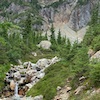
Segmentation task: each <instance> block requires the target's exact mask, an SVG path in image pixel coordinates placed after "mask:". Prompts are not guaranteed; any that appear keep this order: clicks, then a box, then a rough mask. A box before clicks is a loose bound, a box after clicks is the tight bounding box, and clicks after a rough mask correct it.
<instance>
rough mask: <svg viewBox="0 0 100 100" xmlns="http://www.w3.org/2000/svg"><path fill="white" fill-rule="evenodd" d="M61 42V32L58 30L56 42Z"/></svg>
mask: <svg viewBox="0 0 100 100" xmlns="http://www.w3.org/2000/svg"><path fill="white" fill-rule="evenodd" d="M61 42H62V38H61V32H60V30H59V32H58V38H57V43H58V44H61Z"/></svg>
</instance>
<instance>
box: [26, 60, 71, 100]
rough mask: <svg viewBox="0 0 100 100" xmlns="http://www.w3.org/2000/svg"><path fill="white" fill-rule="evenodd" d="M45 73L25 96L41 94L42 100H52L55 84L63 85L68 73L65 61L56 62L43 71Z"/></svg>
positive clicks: (54, 93)
mask: <svg viewBox="0 0 100 100" xmlns="http://www.w3.org/2000/svg"><path fill="white" fill-rule="evenodd" d="M45 73H46V75H45V76H44V78H43V79H41V80H40V81H39V82H38V83H37V84H36V85H35V86H34V87H33V88H31V89H30V91H29V92H28V93H27V96H33V97H34V96H37V95H43V97H44V100H52V99H53V97H54V96H55V95H56V92H57V91H56V88H57V86H64V84H65V82H66V79H67V77H68V76H69V74H70V70H69V69H68V65H67V64H66V62H63V61H61V62H58V63H56V64H54V65H52V66H50V67H49V68H47V69H46V71H45Z"/></svg>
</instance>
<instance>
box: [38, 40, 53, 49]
mask: <svg viewBox="0 0 100 100" xmlns="http://www.w3.org/2000/svg"><path fill="white" fill-rule="evenodd" d="M37 46H38V47H41V48H43V49H50V47H51V42H50V41H47V40H44V41H41V42H40V43H39V44H38V45H37Z"/></svg>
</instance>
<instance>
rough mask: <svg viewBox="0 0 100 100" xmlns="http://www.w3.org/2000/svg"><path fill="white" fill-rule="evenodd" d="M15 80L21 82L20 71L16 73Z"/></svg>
mask: <svg viewBox="0 0 100 100" xmlns="http://www.w3.org/2000/svg"><path fill="white" fill-rule="evenodd" d="M14 79H16V80H20V79H21V74H20V72H19V71H17V72H16V73H14Z"/></svg>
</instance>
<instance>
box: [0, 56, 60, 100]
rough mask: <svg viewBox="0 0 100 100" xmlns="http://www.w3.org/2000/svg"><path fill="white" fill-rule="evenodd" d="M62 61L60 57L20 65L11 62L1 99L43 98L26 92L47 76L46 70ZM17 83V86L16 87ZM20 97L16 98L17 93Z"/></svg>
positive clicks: (24, 99) (0, 94) (29, 99)
mask: <svg viewBox="0 0 100 100" xmlns="http://www.w3.org/2000/svg"><path fill="white" fill-rule="evenodd" d="M58 61H60V59H59V58H58V57H54V58H52V59H46V58H43V59H40V60H38V61H37V62H36V63H32V62H30V61H28V62H24V63H22V62H20V64H19V65H13V64H11V69H10V70H9V72H7V73H6V77H5V87H4V89H3V90H2V92H1V93H0V98H1V99H0V100H42V99H43V96H42V95H40V96H36V97H34V98H32V97H26V96H25V94H26V92H27V91H28V90H29V89H30V88H32V87H33V86H34V85H35V84H36V83H37V82H38V81H39V80H40V79H41V78H43V77H44V76H45V72H44V70H45V69H46V68H47V67H49V66H50V65H52V64H54V63H56V62H58ZM16 84H17V87H16ZM16 89H18V90H17V92H18V93H17V94H18V95H17V96H19V98H20V99H14V97H15V95H16Z"/></svg>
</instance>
